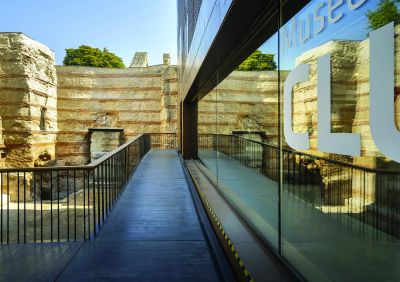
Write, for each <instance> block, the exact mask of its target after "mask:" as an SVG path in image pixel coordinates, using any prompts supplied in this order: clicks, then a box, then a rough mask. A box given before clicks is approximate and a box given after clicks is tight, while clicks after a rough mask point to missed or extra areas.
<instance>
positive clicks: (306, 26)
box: [300, 15, 311, 43]
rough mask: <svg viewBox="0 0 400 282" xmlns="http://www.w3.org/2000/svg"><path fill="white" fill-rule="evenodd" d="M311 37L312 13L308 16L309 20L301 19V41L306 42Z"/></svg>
mask: <svg viewBox="0 0 400 282" xmlns="http://www.w3.org/2000/svg"><path fill="white" fill-rule="evenodd" d="M310 38H311V15H308V16H307V20H306V21H304V20H300V43H305V42H306V41H307V40H309V39H310Z"/></svg>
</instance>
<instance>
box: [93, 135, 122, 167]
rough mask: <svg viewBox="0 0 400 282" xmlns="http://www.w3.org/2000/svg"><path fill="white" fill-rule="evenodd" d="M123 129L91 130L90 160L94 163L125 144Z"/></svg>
mask: <svg viewBox="0 0 400 282" xmlns="http://www.w3.org/2000/svg"><path fill="white" fill-rule="evenodd" d="M123 131H124V130H123V129H122V128H89V132H90V158H91V161H94V160H96V159H98V158H100V157H102V156H103V155H104V154H106V153H108V152H111V151H112V150H114V149H116V148H118V147H119V146H120V145H121V144H122V143H123Z"/></svg>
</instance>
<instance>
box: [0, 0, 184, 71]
mask: <svg viewBox="0 0 400 282" xmlns="http://www.w3.org/2000/svg"><path fill="white" fill-rule="evenodd" d="M0 3H1V6H0V9H1V17H0V31H2V32H9V31H18V32H23V33H25V34H26V35H28V36H29V37H31V38H33V39H34V40H37V41H39V42H41V43H43V44H45V45H47V46H48V47H49V48H51V49H52V50H53V51H54V52H55V54H56V62H57V64H62V60H63V58H64V56H65V49H66V48H76V47H78V46H79V45H82V44H86V45H90V46H93V47H98V48H101V49H103V48H104V47H107V48H108V49H109V50H110V51H111V52H114V53H115V54H117V55H118V56H119V57H121V58H123V60H124V63H125V64H126V65H129V63H130V61H131V59H132V57H133V53H134V52H135V51H147V52H148V56H149V64H150V65H153V64H161V63H162V55H163V53H170V54H171V59H172V63H176V23H177V15H176V13H177V8H176V1H174V0H151V1H146V0H113V1H110V0H108V1H106V0H64V1H62V0H0Z"/></svg>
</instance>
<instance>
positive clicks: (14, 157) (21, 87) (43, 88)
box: [0, 33, 58, 167]
mask: <svg viewBox="0 0 400 282" xmlns="http://www.w3.org/2000/svg"><path fill="white" fill-rule="evenodd" d="M56 86H57V78H56V70H55V67H54V53H53V51H51V50H50V49H49V48H47V47H46V46H44V45H42V44H40V43H38V42H36V41H34V40H32V39H30V38H29V37H27V36H25V35H24V34H22V33H0V117H1V119H2V123H3V124H2V127H3V139H4V144H5V146H6V147H7V154H6V160H5V166H10V167H32V166H40V165H43V164H45V163H46V162H48V161H49V160H51V159H54V157H55V139H56V135H57V132H58V127H57V87H56Z"/></svg>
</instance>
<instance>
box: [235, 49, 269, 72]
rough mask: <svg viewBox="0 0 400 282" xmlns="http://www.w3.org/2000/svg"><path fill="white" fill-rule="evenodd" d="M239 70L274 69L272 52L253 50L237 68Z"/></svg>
mask: <svg viewBox="0 0 400 282" xmlns="http://www.w3.org/2000/svg"><path fill="white" fill-rule="evenodd" d="M237 70H239V71H262V70H276V63H275V61H274V55H273V54H265V53H263V52H261V51H260V50H256V51H254V53H253V54H251V55H250V56H249V57H248V58H247V59H246V60H244V61H243V62H242V63H241V64H240V65H239V66H238V68H237Z"/></svg>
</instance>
